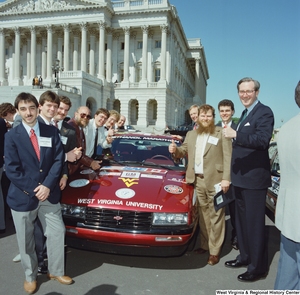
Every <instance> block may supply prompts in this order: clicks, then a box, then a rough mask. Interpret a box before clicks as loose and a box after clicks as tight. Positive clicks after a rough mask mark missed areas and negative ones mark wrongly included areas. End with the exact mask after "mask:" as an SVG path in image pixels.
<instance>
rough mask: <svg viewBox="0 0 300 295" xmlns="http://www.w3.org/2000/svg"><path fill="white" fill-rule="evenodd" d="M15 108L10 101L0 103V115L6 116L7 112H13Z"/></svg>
mask: <svg viewBox="0 0 300 295" xmlns="http://www.w3.org/2000/svg"><path fill="white" fill-rule="evenodd" d="M16 112H17V110H16V108H15V107H14V106H13V105H12V104H11V103H10V102H4V103H1V104H0V117H6V116H7V114H15V113H16Z"/></svg>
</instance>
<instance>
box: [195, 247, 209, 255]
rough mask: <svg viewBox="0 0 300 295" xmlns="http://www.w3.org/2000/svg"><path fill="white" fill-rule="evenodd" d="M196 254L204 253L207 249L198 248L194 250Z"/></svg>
mask: <svg viewBox="0 0 300 295" xmlns="http://www.w3.org/2000/svg"><path fill="white" fill-rule="evenodd" d="M194 252H195V253H196V254H204V253H206V252H207V250H205V249H202V248H198V249H196V250H195V251H194Z"/></svg>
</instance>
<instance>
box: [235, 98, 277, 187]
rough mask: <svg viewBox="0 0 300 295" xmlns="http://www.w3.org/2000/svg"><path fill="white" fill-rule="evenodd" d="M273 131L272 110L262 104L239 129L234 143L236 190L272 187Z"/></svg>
mask: <svg viewBox="0 0 300 295" xmlns="http://www.w3.org/2000/svg"><path fill="white" fill-rule="evenodd" d="M238 125H239V123H238ZM273 127H274V115H273V112H272V110H271V109H270V108H269V107H268V106H265V105H263V104H262V103H260V102H258V103H257V104H256V106H255V107H254V108H253V110H252V111H251V112H250V113H249V114H248V116H247V117H246V119H245V120H244V121H243V122H242V124H240V126H239V127H238V131H237V136H236V139H235V140H233V142H232V159H231V181H232V183H233V185H234V186H237V187H241V188H246V189H253V188H255V189H265V188H267V187H269V186H271V175H270V160H269V153H268V148H269V143H270V140H271V137H272V133H273Z"/></svg>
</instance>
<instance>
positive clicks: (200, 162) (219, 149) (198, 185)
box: [169, 104, 232, 265]
mask: <svg viewBox="0 0 300 295" xmlns="http://www.w3.org/2000/svg"><path fill="white" fill-rule="evenodd" d="M214 118H215V109H214V108H213V107H212V106H210V105H207V104H205V105H202V106H200V108H199V117H198V129H196V130H192V131H189V132H188V133H187V135H186V138H185V141H184V143H183V144H182V146H181V147H177V146H176V144H175V143H174V141H173V142H172V143H171V144H170V146H169V152H170V153H172V154H173V156H174V157H175V158H181V157H184V156H185V155H186V154H188V166H187V170H186V181H187V182H188V183H193V184H194V185H195V190H196V193H197V198H198V205H199V207H198V208H199V212H198V213H199V223H200V237H201V245H200V248H199V249H197V250H196V252H197V253H198V254H202V253H205V252H206V251H207V250H209V254H210V255H209V258H208V261H207V263H208V264H209V265H215V264H217V263H218V262H219V260H220V251H221V247H222V244H223V241H224V236H225V209H224V208H222V209H220V210H218V211H217V212H216V211H215V208H214V198H213V197H214V195H215V194H216V187H215V186H219V188H220V189H222V190H223V191H224V192H225V193H226V192H227V191H228V189H229V185H230V161H231V151H232V145H231V140H229V139H226V138H224V137H223V136H222V128H221V127H216V126H215V123H214Z"/></svg>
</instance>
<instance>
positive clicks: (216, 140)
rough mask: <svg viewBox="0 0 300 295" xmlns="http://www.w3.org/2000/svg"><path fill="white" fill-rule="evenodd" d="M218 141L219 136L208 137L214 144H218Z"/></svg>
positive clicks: (209, 141)
mask: <svg viewBox="0 0 300 295" xmlns="http://www.w3.org/2000/svg"><path fill="white" fill-rule="evenodd" d="M218 141H219V138H217V137H214V136H210V137H209V138H208V141H207V142H208V143H211V144H213V145H217V144H218Z"/></svg>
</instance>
